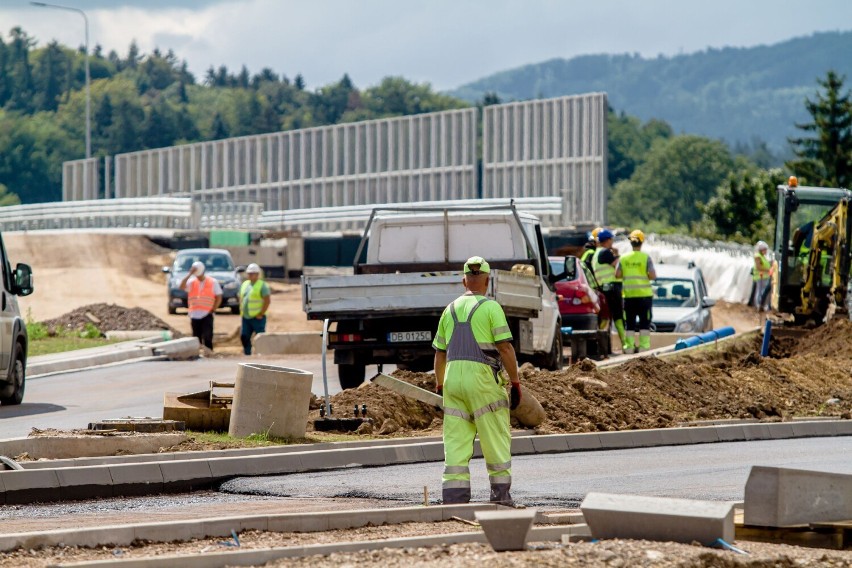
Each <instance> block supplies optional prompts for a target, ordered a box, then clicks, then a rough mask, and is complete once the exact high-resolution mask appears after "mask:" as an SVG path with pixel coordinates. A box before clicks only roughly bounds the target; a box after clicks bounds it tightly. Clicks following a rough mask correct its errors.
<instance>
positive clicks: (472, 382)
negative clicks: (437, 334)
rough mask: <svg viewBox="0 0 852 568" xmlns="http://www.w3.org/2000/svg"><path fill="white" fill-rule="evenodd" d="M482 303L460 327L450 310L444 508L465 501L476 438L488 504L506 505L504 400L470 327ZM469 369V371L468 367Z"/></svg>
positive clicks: (494, 360)
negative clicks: (488, 490)
mask: <svg viewBox="0 0 852 568" xmlns="http://www.w3.org/2000/svg"><path fill="white" fill-rule="evenodd" d="M486 301H488V300H486V299H484V298H483V299H481V300H479V301H478V302H477V303H476V305H475V306H474V307H473V309H471V311H470V314H469V315H468V317H467V321H463V322H462V321H459V319H458V316H457V314H456V310H455V305H454V304H453V305H451V306H450V312H451V315H452V318H453V332H452V335H451V336H450V341H449V344H448V345H447V374H446V377H445V381H444V452H445V460H444V476H443V498H444V503H467V502H468V501H470V469H469V463H470V459H471V457H472V456H473V443H474V439H475V438H476V434H477V433H479V444H480V448H481V449H482V455H483V457H484V458H485V466H486V469H487V470H488V479H489V481H490V483H491V501H495V502H501V503H511V495H510V494H509V489H510V488H511V484H512V471H511V467H512V455H511V442H512V440H511V434H510V430H509V397H508V394H507V393H506V388H505V385H504V384H502V375H498V372H499V370H500V367H501V364H500V359H499V358H498V356H496V355H497V354H496V353H495V356H491V355H489V354H487V353H485V352H483V350H482V347H481V344H480V343H478V342H477V340H476V336H475V335H474V332H473V328H472V327H471V322H472V321H473V316H474V314H475V313H476V311H477V309H478V308H479V306H481V305H482V304H483V303H484V302H486ZM489 345H492V346H493V344H489ZM453 362H455V363H456V366H453ZM459 363H462V365H459ZM470 363H473V364H474V366H472V367H470V366H468V365H469V364H470ZM459 369H465V371H464V372H463V373H460V372H459Z"/></svg>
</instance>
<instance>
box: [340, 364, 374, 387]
mask: <svg viewBox="0 0 852 568" xmlns="http://www.w3.org/2000/svg"><path fill="white" fill-rule="evenodd" d="M366 372H367V366H366V365H357V364H355V365H348V364H344V363H338V365H337V376H338V377H339V378H340V388H342V389H343V390H346V389H354V388H358V387H359V386H360V385H361V383H363V382H364V375H365V373H366Z"/></svg>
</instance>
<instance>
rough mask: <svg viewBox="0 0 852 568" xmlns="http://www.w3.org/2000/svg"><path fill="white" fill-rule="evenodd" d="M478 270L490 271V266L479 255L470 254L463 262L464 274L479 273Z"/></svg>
mask: <svg viewBox="0 0 852 568" xmlns="http://www.w3.org/2000/svg"><path fill="white" fill-rule="evenodd" d="M480 272H485V273H486V274H487V273H488V272H491V267H490V266H488V263H487V262H485V259H484V258H482V257H481V256H472V257H470V258H469V259H467V262H465V263H464V273H465V274H479V273H480Z"/></svg>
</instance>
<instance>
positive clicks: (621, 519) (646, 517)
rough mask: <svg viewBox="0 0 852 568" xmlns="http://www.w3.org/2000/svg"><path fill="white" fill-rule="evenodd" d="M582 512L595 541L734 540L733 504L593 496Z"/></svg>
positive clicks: (587, 499) (585, 500)
mask: <svg viewBox="0 0 852 568" xmlns="http://www.w3.org/2000/svg"><path fill="white" fill-rule="evenodd" d="M580 510H581V511H582V512H583V517H584V518H585V519H586V523H587V524H588V525H589V529H590V530H591V532H592V536H593V537H594V538H601V539H604V538H630V539H641V540H658V541H673V542H684V543H691V542H692V541H698V542H700V543H701V544H704V545H710V544H712V543H714V542H716V539H719V538H721V539H724V540H726V541H727V542H733V541H734V506H733V503H725V502H718V501H695V500H691V499H668V498H662V497H640V496H636V495H613V494H607V493H589V494H588V495H586V498H585V499H584V500H583V503H582V504H581V505H580Z"/></svg>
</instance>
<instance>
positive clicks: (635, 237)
mask: <svg viewBox="0 0 852 568" xmlns="http://www.w3.org/2000/svg"><path fill="white" fill-rule="evenodd" d="M630 240H631V241H639V243H640V244H641V243H644V242H645V233H643V232H642V231H640V230H639V229H634V230H633V231H630Z"/></svg>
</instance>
